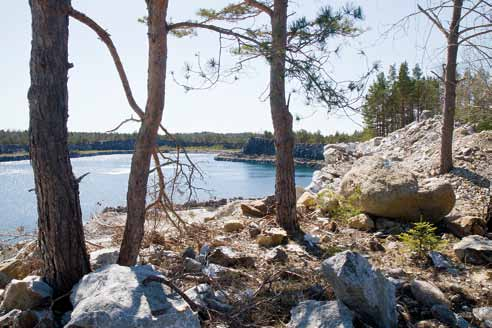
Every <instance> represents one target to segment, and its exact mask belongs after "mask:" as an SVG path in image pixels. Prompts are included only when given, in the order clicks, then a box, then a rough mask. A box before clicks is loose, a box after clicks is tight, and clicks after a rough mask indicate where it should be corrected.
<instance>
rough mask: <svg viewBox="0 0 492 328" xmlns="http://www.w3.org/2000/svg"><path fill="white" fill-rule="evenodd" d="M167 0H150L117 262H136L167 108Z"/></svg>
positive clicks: (129, 264) (123, 263) (122, 263)
mask: <svg viewBox="0 0 492 328" xmlns="http://www.w3.org/2000/svg"><path fill="white" fill-rule="evenodd" d="M167 5H168V1H167V0H147V10H148V41H149V63H148V80H147V97H148V98H147V104H146V107H145V117H144V119H143V121H142V123H141V127H140V131H139V132H138V136H137V140H136V142H135V152H134V154H133V157H132V164H131V170H130V177H129V179H128V193H127V206H128V216H127V221H126V226H125V232H124V235H123V241H122V244H121V249H120V255H119V259H118V263H119V264H121V265H128V266H131V265H135V264H136V261H137V257H138V253H139V250H140V245H141V243H142V239H143V235H144V224H145V205H146V202H145V200H146V196H147V181H148V177H149V167H150V160H151V156H152V150H153V149H154V147H155V145H156V140H157V133H158V130H159V125H160V123H161V120H162V112H163V110H164V95H165V81H166V61H167V29H166V15H167Z"/></svg>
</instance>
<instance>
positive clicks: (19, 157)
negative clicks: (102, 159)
mask: <svg viewBox="0 0 492 328" xmlns="http://www.w3.org/2000/svg"><path fill="white" fill-rule="evenodd" d="M161 151H163V152H168V153H172V152H175V150H174V149H173V150H171V149H161ZM186 151H187V152H188V153H190V154H194V153H208V154H210V153H212V154H217V153H228V152H234V151H237V150H224V149H216V148H213V147H203V148H202V147H189V148H186ZM124 154H133V150H93V151H81V152H72V153H70V158H80V157H93V156H104V155H124ZM29 159H30V157H29V154H28V153H21V154H18V153H17V154H0V162H16V161H25V160H29Z"/></svg>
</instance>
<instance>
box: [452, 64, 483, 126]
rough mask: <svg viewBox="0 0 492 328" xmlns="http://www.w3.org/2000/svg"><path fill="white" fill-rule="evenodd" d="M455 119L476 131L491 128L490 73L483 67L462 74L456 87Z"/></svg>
mask: <svg viewBox="0 0 492 328" xmlns="http://www.w3.org/2000/svg"><path fill="white" fill-rule="evenodd" d="M456 119H457V120H458V121H460V122H462V123H469V124H473V125H474V126H475V128H476V129H477V131H483V130H492V75H491V74H490V72H488V71H485V70H483V69H480V70H478V71H477V72H475V73H472V72H471V71H470V70H467V71H465V72H464V73H463V74H462V77H461V82H460V83H459V84H458V88H457V99H456Z"/></svg>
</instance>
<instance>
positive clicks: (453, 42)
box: [439, 0, 463, 174]
mask: <svg viewBox="0 0 492 328" xmlns="http://www.w3.org/2000/svg"><path fill="white" fill-rule="evenodd" d="M462 7H463V0H454V5H453V16H452V19H451V24H450V29H449V35H448V41H447V43H448V45H447V47H448V49H447V58H446V72H445V76H444V104H443V113H442V114H443V122H442V130H441V161H440V167H439V172H440V173H441V174H445V173H448V172H449V171H451V169H452V168H453V131H454V113H455V110H456V84H457V79H456V66H457V60H458V41H459V28H460V23H459V22H460V19H461V11H462Z"/></svg>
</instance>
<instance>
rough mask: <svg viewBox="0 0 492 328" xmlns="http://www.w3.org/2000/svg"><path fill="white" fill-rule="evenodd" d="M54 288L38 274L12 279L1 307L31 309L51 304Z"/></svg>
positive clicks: (4, 309) (6, 309) (5, 309)
mask: <svg viewBox="0 0 492 328" xmlns="http://www.w3.org/2000/svg"><path fill="white" fill-rule="evenodd" d="M52 296H53V289H52V288H51V287H50V286H49V285H48V284H47V283H45V282H44V281H42V280H41V277H38V276H27V277H25V278H24V279H22V280H16V279H14V280H12V281H11V282H10V284H9V285H8V286H7V289H6V290H5V292H4V295H3V301H2V304H1V305H0V309H1V310H3V311H10V310H13V309H19V310H30V309H33V308H37V307H40V306H46V305H49V303H50V301H51V298H52Z"/></svg>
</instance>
